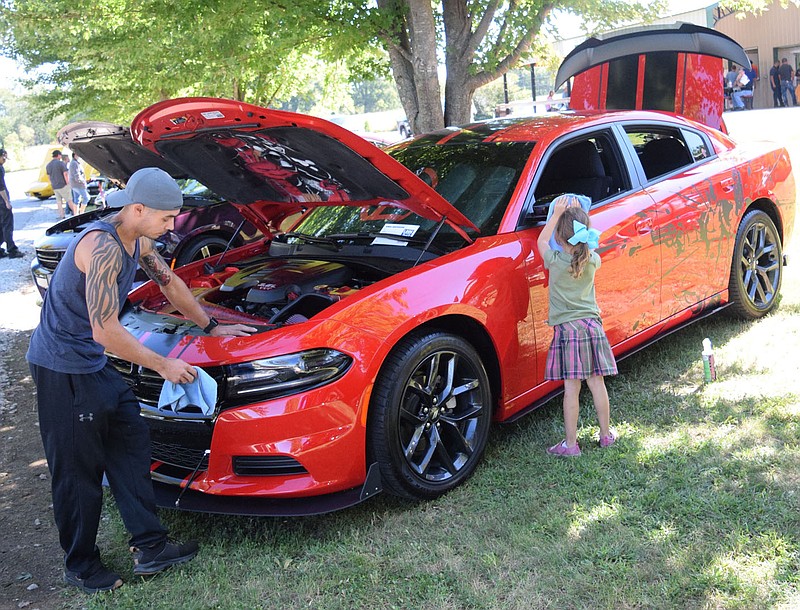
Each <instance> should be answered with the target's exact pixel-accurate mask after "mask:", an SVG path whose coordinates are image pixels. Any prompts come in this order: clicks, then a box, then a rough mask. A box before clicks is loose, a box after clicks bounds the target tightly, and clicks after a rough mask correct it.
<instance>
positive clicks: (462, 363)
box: [367, 332, 492, 500]
mask: <svg viewBox="0 0 800 610" xmlns="http://www.w3.org/2000/svg"><path fill="white" fill-rule="evenodd" d="M491 404H492V398H491V389H490V386H489V377H488V375H487V373H486V370H485V368H484V366H483V363H482V362H481V359H480V356H479V355H478V353H477V351H476V350H475V348H473V347H472V345H470V344H469V343H468V342H467V341H465V340H464V339H462V338H460V337H457V336H455V335H451V334H447V333H444V332H427V333H415V334H413V335H409V336H408V337H407V338H405V339H404V340H402V341H401V342H400V343H399V344H398V346H397V347H396V348H395V349H394V350H393V351H392V353H391V354H390V355H389V357H388V358H387V360H386V362H385V363H384V365H383V367H382V368H381V372H380V374H379V375H378V378H377V380H376V382H375V388H374V391H373V394H372V400H371V403H370V405H371V406H370V413H369V421H368V425H367V450H368V459H369V463H370V464H372V463H375V462H377V463H378V465H379V467H380V472H381V479H382V483H383V488H384V490H385V491H387V492H388V493H391V494H393V495H396V496H400V497H405V498H411V499H422V500H425V499H432V498H436V497H438V496H440V495H442V494H444V493H446V492H448V491H450V490H451V489H453V488H454V487H456V486H458V485H460V484H461V483H463V482H464V481H465V480H466V479H467V478H469V476H470V475H471V474H472V473H473V472H474V470H475V468H476V467H477V465H478V463H479V462H480V460H481V458H482V456H483V452H484V449H485V447H486V441H487V439H488V437H489V426H490V423H491V417H492V408H491Z"/></svg>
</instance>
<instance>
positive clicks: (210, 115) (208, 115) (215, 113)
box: [200, 110, 225, 119]
mask: <svg viewBox="0 0 800 610" xmlns="http://www.w3.org/2000/svg"><path fill="white" fill-rule="evenodd" d="M200 115H201V116H202V117H203V118H204V119H224V118H225V115H224V114H222V113H221V112H220V111H219V110H209V111H208V112H201V113H200Z"/></svg>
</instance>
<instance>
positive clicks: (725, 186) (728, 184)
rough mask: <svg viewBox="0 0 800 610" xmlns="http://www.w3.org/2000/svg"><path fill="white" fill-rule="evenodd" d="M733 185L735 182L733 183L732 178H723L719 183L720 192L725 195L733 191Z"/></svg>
mask: <svg viewBox="0 0 800 610" xmlns="http://www.w3.org/2000/svg"><path fill="white" fill-rule="evenodd" d="M735 184H736V182H735V181H734V179H733V178H725V179H724V180H722V181H721V182H720V186H722V190H723V191H725V192H726V193H730V192H731V191H732V190H733V187H734V186H735Z"/></svg>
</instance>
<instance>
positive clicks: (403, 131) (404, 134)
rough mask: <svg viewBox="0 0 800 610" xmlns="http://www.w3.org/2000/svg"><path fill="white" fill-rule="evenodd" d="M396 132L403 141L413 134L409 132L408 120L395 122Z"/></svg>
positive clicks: (409, 124)
mask: <svg viewBox="0 0 800 610" xmlns="http://www.w3.org/2000/svg"><path fill="white" fill-rule="evenodd" d="M397 131H399V132H400V137H401V138H402V139H404V140H405V139H406V138H410V137H411V136H412V135H414V132H413V131H411V123H409V122H408V119H402V120H401V121H397Z"/></svg>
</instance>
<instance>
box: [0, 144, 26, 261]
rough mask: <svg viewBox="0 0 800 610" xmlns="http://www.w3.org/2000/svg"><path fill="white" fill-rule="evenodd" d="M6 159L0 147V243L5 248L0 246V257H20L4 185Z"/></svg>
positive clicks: (6, 155) (9, 199) (9, 195)
mask: <svg viewBox="0 0 800 610" xmlns="http://www.w3.org/2000/svg"><path fill="white" fill-rule="evenodd" d="M7 160H8V153H7V152H6V149H5V148H0V245H1V244H2V243H3V242H5V244H6V248H7V250H3V248H0V258H5V257H6V256H7V257H8V258H22V256H23V254H22V252H20V251H19V248H17V244H15V243H14V212H13V211H12V209H11V194H10V193H9V192H8V187H6V168H5V167H3V166H4V165H5V164H6V161H7Z"/></svg>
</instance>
